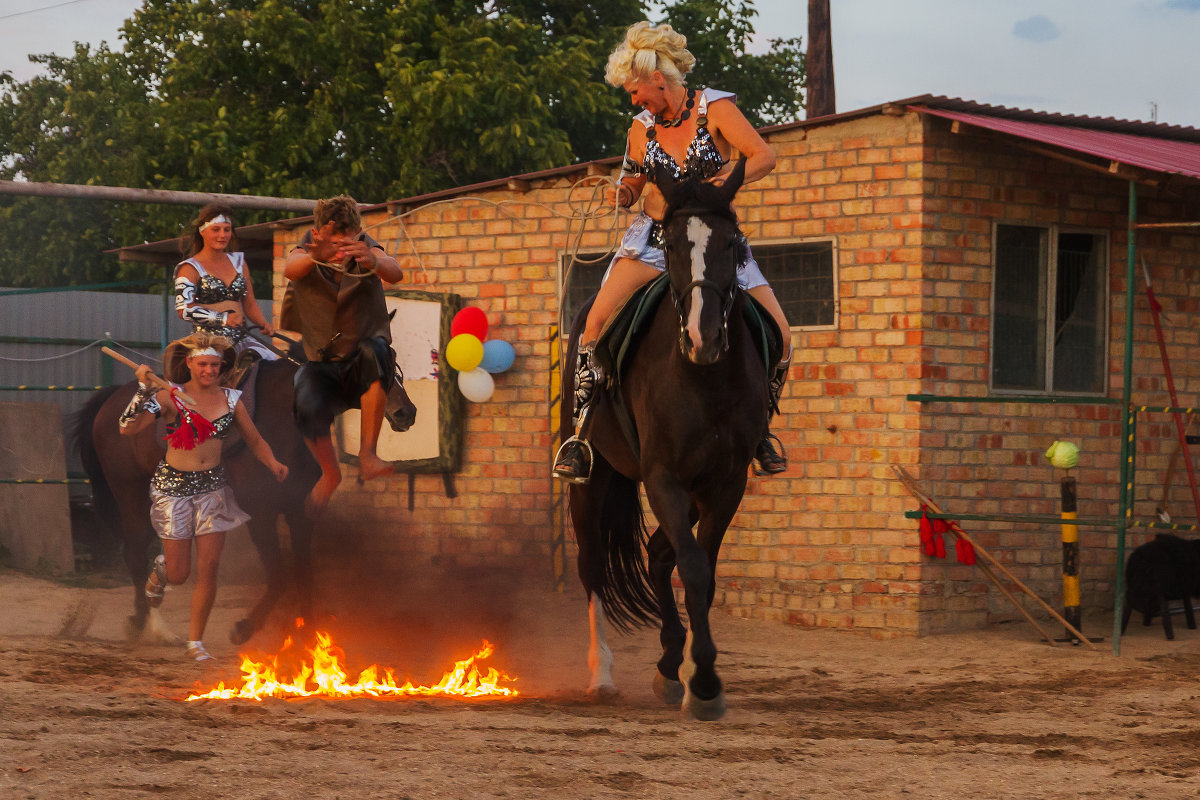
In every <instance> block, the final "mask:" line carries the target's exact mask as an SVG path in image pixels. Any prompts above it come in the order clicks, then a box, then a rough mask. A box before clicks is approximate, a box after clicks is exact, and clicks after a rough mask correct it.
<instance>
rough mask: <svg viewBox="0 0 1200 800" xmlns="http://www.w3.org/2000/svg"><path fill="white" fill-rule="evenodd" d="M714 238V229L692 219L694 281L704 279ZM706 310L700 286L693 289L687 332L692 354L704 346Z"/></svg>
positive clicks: (689, 231) (689, 224)
mask: <svg viewBox="0 0 1200 800" xmlns="http://www.w3.org/2000/svg"><path fill="white" fill-rule="evenodd" d="M711 236H712V228H710V227H708V225H706V224H704V221H703V220H701V219H700V218H699V217H692V218H691V219H689V220H688V224H687V238H688V241H689V242H691V243H692V280H693V281H700V280H703V279H704V254H705V253H706V252H707V251H708V240H709V238H710V237H711ZM703 309H704V292H702V291H701V290H700V287H699V286H693V287H692V304H691V306H690V308H689V309H688V318H687V332H688V338H689V339H691V340H692V352H693V353H697V352H699V351H700V349H701V348H702V347H703V345H704V337H703V335H702V334H701V332H700V312H701V311H702V310H703Z"/></svg>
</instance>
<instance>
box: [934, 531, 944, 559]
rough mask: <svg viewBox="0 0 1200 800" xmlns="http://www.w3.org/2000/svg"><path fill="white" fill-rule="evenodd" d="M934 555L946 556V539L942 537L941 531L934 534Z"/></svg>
mask: <svg viewBox="0 0 1200 800" xmlns="http://www.w3.org/2000/svg"><path fill="white" fill-rule="evenodd" d="M933 546H934V553H933V554H934V555H935V556H937V557H938V558H945V557H946V540H945V539H943V538H942V533H941V531H937V532H936V533H934V534H933Z"/></svg>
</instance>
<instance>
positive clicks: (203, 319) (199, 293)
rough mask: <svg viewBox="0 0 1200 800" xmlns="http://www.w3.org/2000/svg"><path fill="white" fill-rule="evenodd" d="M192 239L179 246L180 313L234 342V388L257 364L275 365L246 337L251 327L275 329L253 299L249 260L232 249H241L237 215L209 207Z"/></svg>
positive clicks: (195, 226)
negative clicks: (237, 245) (233, 246)
mask: <svg viewBox="0 0 1200 800" xmlns="http://www.w3.org/2000/svg"><path fill="white" fill-rule="evenodd" d="M191 229H192V231H191V233H190V234H188V235H186V236H184V237H183V238H182V239H181V240H180V243H179V244H180V250H181V251H182V253H183V255H184V259H183V261H180V262H179V264H178V266H176V267H175V313H177V314H178V315H179V318H180V319H182V320H184V321H185V322H190V323H192V325H194V326H195V329H196V330H197V331H208V332H209V333H215V334H217V335H218V336H224V337H226V338H227V339H229V340H230V341H232V342H233V347H234V351H235V352H236V353H237V354H238V356H239V358H238V362H237V365H236V366H235V367H234V369H232V370H231V371H230V373H231V374H229V375H227V376H226V379H227V380H228V381H229V383H230V385H231V386H236V384H237V381H238V378H240V377H241V375H243V374H244V373H245V370H246V368H247V367H249V365H250V363H251V362H253V361H254V360H255V359H256V358H261V359H264V360H266V361H273V360H274V359H277V358H279V356H277V355H276V354H275V353H273V352H271V351H270V350H269V349H267V348H266V347H264V346H263V345H261V344H259V343H258V342H256V341H255V340H254V339H252V338H251V337H249V336H247V334H246V325H245V323H246V322H247V321H249V322H251V323H253V324H254V325H257V326H258V327H259V329H261V330H262V332H263V333H264V334H266V335H267V336H270V335H271V334H272V333H274V331H275V329H274V328H273V327H272V326H271V323H270V322H268V321H267V318H266V317H264V316H263V313H262V309H260V308H259V307H258V301H257V300H255V299H254V286H253V285H251V283H250V276H249V275H247V274H246V271H245V266H246V256H245V254H244V253H241V252H239V251H237V250H230V249H229V246H230V245H231V244H235V243H236V239H235V238H234V233H233V212H232V211H231V210H230V209H229V208H228V207H226V206H222V205H217V204H210V205H207V206H205V207H204V208H202V209H200V213H198V214H197V215H196V218H195V219H193V220H192V223H191Z"/></svg>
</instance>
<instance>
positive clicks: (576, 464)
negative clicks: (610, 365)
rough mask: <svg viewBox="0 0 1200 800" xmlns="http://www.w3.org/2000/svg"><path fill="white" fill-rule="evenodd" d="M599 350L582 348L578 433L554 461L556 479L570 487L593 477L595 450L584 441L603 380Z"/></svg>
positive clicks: (577, 374) (577, 384) (577, 393)
mask: <svg viewBox="0 0 1200 800" xmlns="http://www.w3.org/2000/svg"><path fill="white" fill-rule="evenodd" d="M594 347H595V346H594V345H591V346H587V347H581V348H579V364H578V366H577V367H576V369H575V413H574V417H573V420H572V421H573V423H574V427H575V433H574V434H573V435H572V436H571V437H570V438H569V439H567V440H566V441H565V442H563V443H562V447H560V448H558V454H557V455H555V457H554V475H555V477H558V478H562V479H563V480H565V481H567V482H569V483H587V482H588V481H589V480H590V479H591V477H592V446H591V444H589V443H588V440H587V439H584V438H583V435H582V434H583V425H584V423H585V422H587V418H588V412H590V411H591V409H592V401H593V400H594V399H595V396H596V387H597V385H598V384H599V383H600V381H601V380H603V376H602V375H601V373H600V369H599V367H597V366H596V365H595V364H593V363H592V350H593V348H594Z"/></svg>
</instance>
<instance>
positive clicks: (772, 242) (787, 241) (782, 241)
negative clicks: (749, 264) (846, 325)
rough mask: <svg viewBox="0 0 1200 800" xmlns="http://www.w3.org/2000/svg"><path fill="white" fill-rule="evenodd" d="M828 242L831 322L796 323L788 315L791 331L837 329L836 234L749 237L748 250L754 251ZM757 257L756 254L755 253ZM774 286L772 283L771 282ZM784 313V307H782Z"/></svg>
mask: <svg viewBox="0 0 1200 800" xmlns="http://www.w3.org/2000/svg"><path fill="white" fill-rule="evenodd" d="M824 242H828V243H829V245H830V255H831V259H832V269H833V275H832V280H833V297H832V298H830V299H831V300H832V301H833V322H831V323H830V324H828V325H796V324H794V323H793V322H792V319H791V317H788V329H789V330H791V331H836V330H839V326H840V325H841V320H842V304H841V302H840V295H841V293H840V292H839V291H838V280H839V248H838V237H837V236H792V237H786V238H774V239H751V240H750V251H751V252H753V253H756V254H757V252H758V251H759V250H760V249H761V248H764V247H779V246H786V245H792V244H821V243H824ZM756 257H757V255H756ZM763 277H765V278H767V282H768V283H770V282H771V279H770V278H769V277H768V276H767V275H766V273H763ZM771 285H772V286H774V284H771ZM780 305H782V303H781V304H780ZM784 311H785V313H786V309H784Z"/></svg>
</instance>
